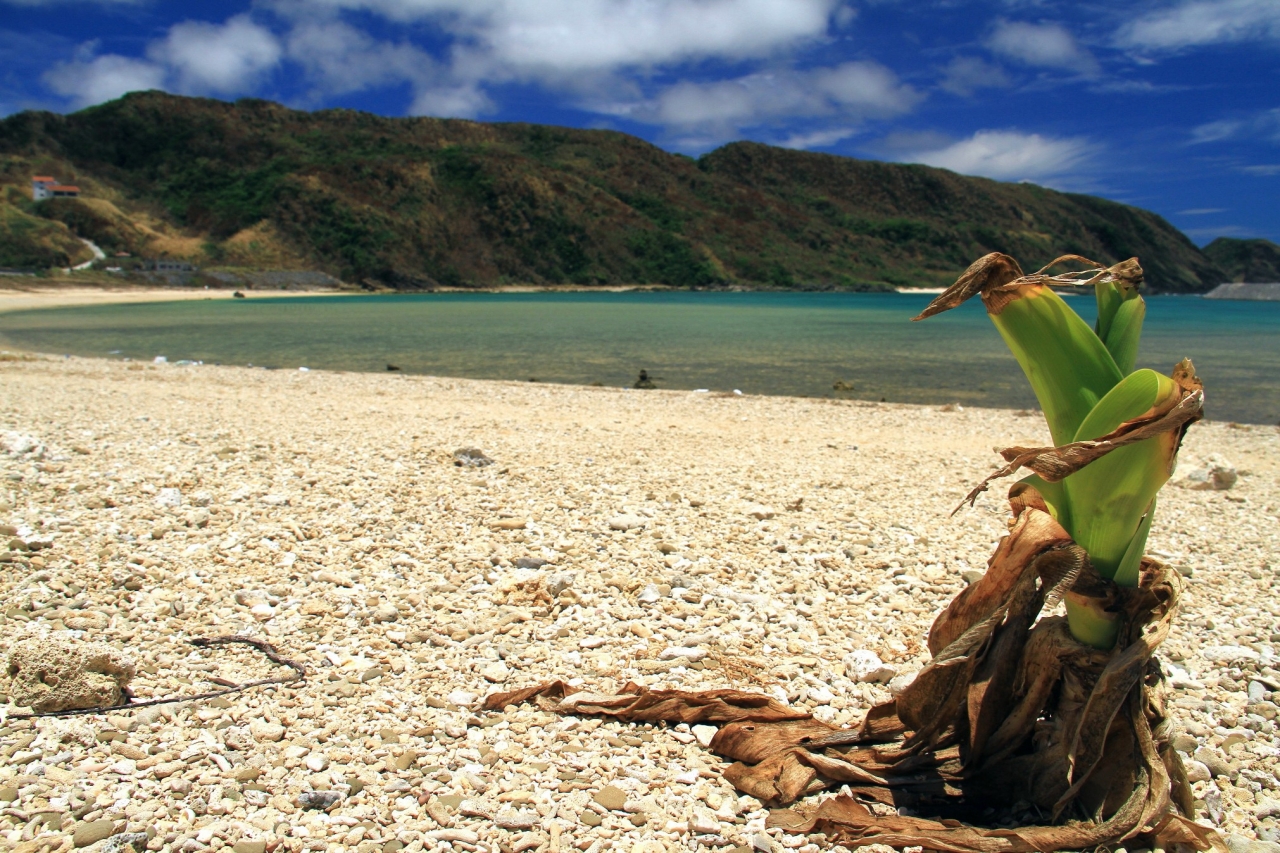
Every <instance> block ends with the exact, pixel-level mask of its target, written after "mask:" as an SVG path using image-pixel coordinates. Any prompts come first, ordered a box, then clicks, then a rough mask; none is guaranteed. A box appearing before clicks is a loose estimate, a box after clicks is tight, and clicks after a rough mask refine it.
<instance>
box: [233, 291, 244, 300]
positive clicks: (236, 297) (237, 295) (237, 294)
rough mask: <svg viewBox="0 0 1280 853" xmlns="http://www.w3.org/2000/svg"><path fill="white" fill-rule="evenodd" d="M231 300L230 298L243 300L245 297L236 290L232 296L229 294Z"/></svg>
mask: <svg viewBox="0 0 1280 853" xmlns="http://www.w3.org/2000/svg"><path fill="white" fill-rule="evenodd" d="M231 298H232V299H244V298H245V295H244V294H243V293H241V292H240V291H239V290H237V291H235V292H234V293H232V294H231Z"/></svg>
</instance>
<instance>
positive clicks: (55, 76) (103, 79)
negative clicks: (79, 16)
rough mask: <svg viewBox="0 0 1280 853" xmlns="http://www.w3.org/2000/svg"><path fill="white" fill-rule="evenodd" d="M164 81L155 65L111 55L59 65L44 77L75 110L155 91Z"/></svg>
mask: <svg viewBox="0 0 1280 853" xmlns="http://www.w3.org/2000/svg"><path fill="white" fill-rule="evenodd" d="M164 80H165V70H164V69H163V68H162V67H160V66H159V65H156V64H155V63H153V62H147V61H145V60H141V59H130V58H128V57H125V56H116V55H114V54H108V55H106V56H99V57H96V58H87V59H79V60H74V61H71V62H62V63H59V64H57V65H55V66H53V67H52V68H50V69H49V70H48V71H47V72H45V75H44V81H45V83H46V84H47V85H48V86H49V88H50V89H52V90H53V91H54V92H57V93H58V94H59V95H62V96H63V97H65V98H69V99H70V100H71V102H72V105H73V106H76V107H85V106H89V105H91V104H100V103H102V102H103V101H109V100H111V99H112V98H118V97H120V96H121V95H123V94H125V93H126V92H138V91H144V90H147V89H159V88H161V87H163V86H164Z"/></svg>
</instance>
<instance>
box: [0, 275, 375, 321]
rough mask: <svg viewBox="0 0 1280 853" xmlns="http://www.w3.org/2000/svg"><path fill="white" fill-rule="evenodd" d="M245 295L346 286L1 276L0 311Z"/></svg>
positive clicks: (289, 294) (253, 296)
mask: <svg viewBox="0 0 1280 853" xmlns="http://www.w3.org/2000/svg"><path fill="white" fill-rule="evenodd" d="M237 292H238V293H243V294H244V297H245V298H246V299H263V298H276V297H282V296H283V297H294V296H341V295H347V294H349V293H351V291H344V290H257V289H254V290H239V291H237V290H236V289H235V288H225V289H221V288H220V289H217V290H215V289H212V288H199V289H196V288H179V287H154V286H148V285H126V284H121V285H117V286H102V287H93V286H88V285H84V284H60V283H41V284H36V285H31V286H27V287H22V286H17V285H16V283H15V282H11V281H3V280H0V313H7V312H10V311H23V310H27V309H31V308H64V307H71V306H74V305H112V304H128V303H135V302H136V303H141V302H188V301H196V300H204V299H234V298H236V297H234V296H233V295H232V294H233V293H237Z"/></svg>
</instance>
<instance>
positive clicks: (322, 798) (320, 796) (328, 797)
mask: <svg viewBox="0 0 1280 853" xmlns="http://www.w3.org/2000/svg"><path fill="white" fill-rule="evenodd" d="M341 801H342V794H341V793H339V792H338V791H303V792H302V793H301V794H299V795H298V805H299V806H301V807H302V808H304V809H318V810H320V811H324V810H325V809H331V808H333V807H334V806H336V805H337V804H338V803H339V802H341Z"/></svg>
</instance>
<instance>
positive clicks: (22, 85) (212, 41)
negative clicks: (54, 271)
mask: <svg viewBox="0 0 1280 853" xmlns="http://www.w3.org/2000/svg"><path fill="white" fill-rule="evenodd" d="M150 88H158V89H165V90H167V91H170V92H175V93H181V94H190V95H206V96H212V97H218V98H225V99H233V98H237V97H244V96H255V97H262V98H270V99H273V100H277V101H281V102H283V103H285V104H289V105H291V106H295V107H299V108H304V109H313V108H320V107H329V106H343V107H352V108H356V109H363V110H369V111H372V112H376V113H381V114H384V115H391V116H400V115H436V116H454V117H467V118H477V119H482V120H490V121H528V122H541V123H550V124H561V125H571V126H576V127H608V128H615V129H618V130H623V131H626V132H629V133H634V134H636V135H638V136H641V137H644V138H645V139H648V140H650V141H652V142H654V143H656V144H658V145H661V146H662V147H664V148H667V149H669V150H673V151H682V152H685V153H689V154H694V155H697V154H700V153H702V152H704V151H708V150H710V149H712V148H714V147H716V146H718V145H721V144H723V143H725V142H729V141H732V140H735V139H754V140H759V141H761V142H768V143H771V144H776V145H787V146H792V147H796V148H807V149H810V150H817V151H827V152H831V153H836V154H846V155H850V156H854V157H871V158H876V159H883V160H894V161H901V162H912V163H928V164H931V165H935V166H942V167H945V168H949V169H953V170H955V171H957V172H962V173H965V174H972V175H985V176H988V177H992V178H997V179H999V180H1014V181H1017V180H1029V181H1033V182H1036V183H1040V184H1044V185H1047V186H1052V187H1056V188H1059V189H1066V190H1073V191H1082V192H1090V193H1095V194H1098V195H1103V196H1106V197H1108V198H1113V199H1116V200H1118V201H1124V202H1128V203H1131V204H1136V205H1139V206H1142V207H1146V208H1149V209H1152V210H1155V211H1156V212H1158V213H1160V214H1162V215H1163V216H1165V217H1166V218H1167V219H1169V220H1170V221H1171V222H1173V223H1174V224H1175V225H1177V226H1178V227H1180V228H1182V229H1183V230H1184V231H1185V232H1186V233H1187V234H1188V235H1189V236H1191V238H1192V239H1193V240H1195V241H1196V242H1197V243H1200V244H1203V243H1206V242H1208V241H1209V240H1211V239H1213V238H1214V237H1217V236H1224V235H1225V236H1234V237H1266V238H1268V239H1271V240H1274V241H1277V242H1280V203H1278V202H1277V198H1280V0H1131V2H1128V3H1124V4H1117V3H1106V4H1104V3H1091V2H1054V0H986V2H978V1H977V0H975V2H965V0H237V1H236V2H231V0H186V2H171V0H0V115H7V114H10V113H13V112H17V111H19V110H23V109H51V110H56V111H60V112H66V111H71V110H75V109H79V108H81V107H84V106H88V105H91V104H95V103H100V102H102V101H104V100H108V99H111V98H115V97H118V96H119V95H121V94H123V93H124V92H127V91H131V90H135V89H150Z"/></svg>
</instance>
